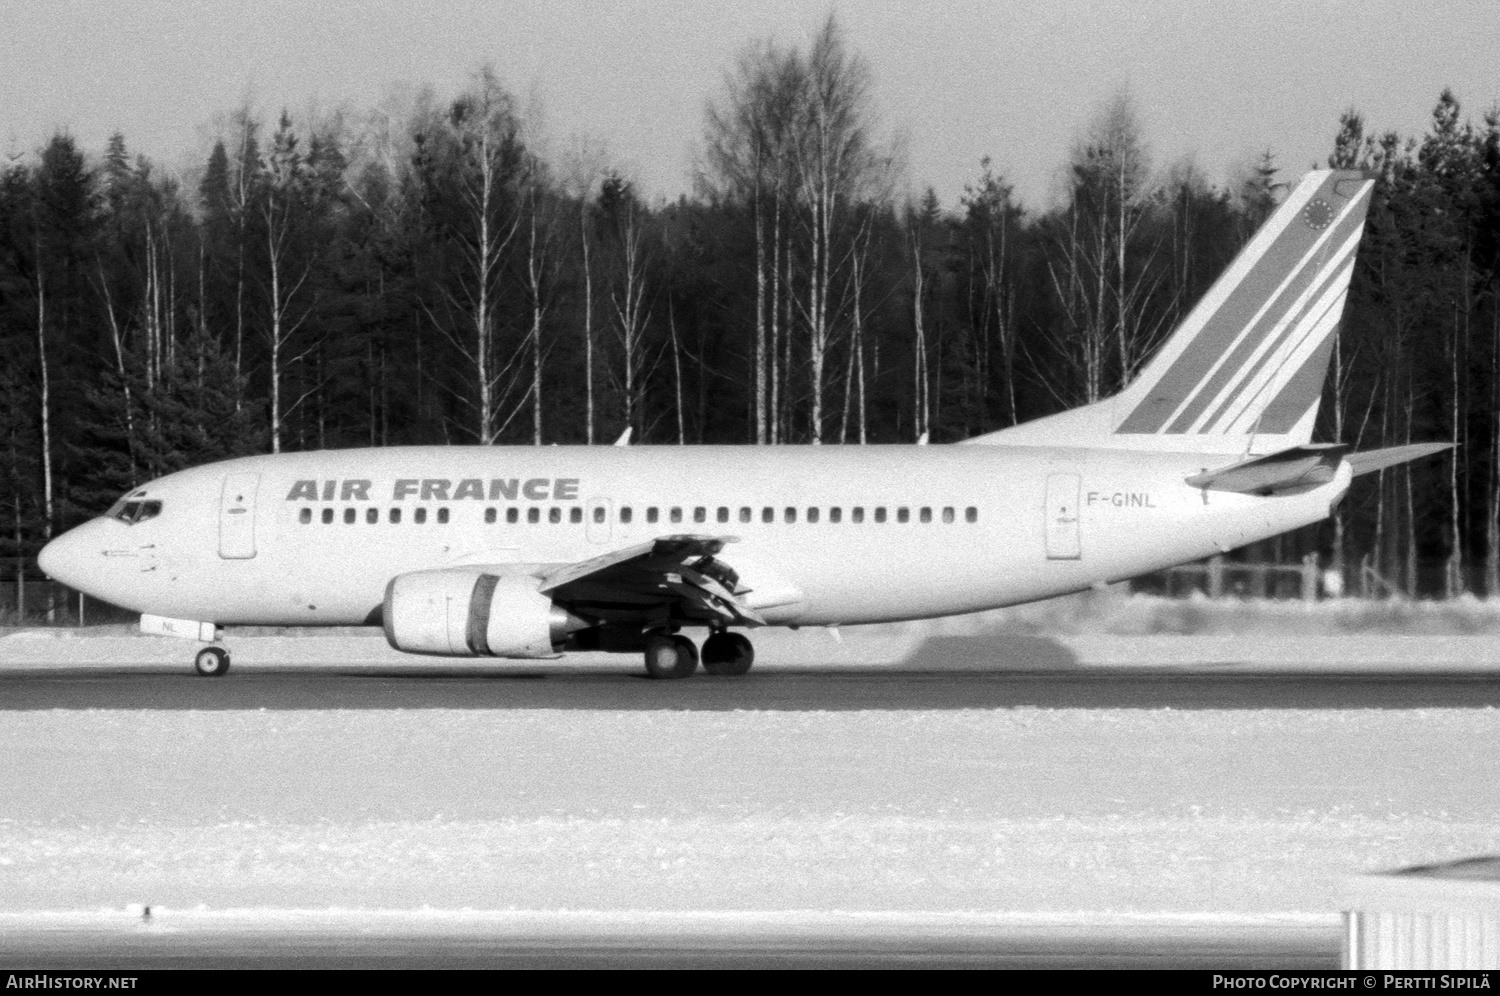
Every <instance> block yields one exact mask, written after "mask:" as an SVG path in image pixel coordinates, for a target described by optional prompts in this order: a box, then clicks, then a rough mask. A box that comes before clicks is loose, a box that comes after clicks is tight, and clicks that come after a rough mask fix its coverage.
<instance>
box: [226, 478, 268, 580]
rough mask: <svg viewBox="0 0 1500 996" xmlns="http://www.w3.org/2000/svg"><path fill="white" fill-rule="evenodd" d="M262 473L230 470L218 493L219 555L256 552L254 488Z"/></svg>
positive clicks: (240, 557) (234, 557) (230, 556)
mask: <svg viewBox="0 0 1500 996" xmlns="http://www.w3.org/2000/svg"><path fill="white" fill-rule="evenodd" d="M259 484H260V475H259V474H230V475H229V476H228V477H226V478H224V490H223V491H222V492H220V494H219V556H221V557H223V558H224V559H225V560H249V559H250V558H251V557H253V556H255V489H256V487H257V486H258V485H259Z"/></svg>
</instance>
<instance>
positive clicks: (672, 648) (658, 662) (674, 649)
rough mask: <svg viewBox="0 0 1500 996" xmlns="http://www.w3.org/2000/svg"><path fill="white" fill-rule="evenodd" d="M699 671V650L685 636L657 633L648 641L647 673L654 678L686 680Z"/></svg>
mask: <svg viewBox="0 0 1500 996" xmlns="http://www.w3.org/2000/svg"><path fill="white" fill-rule="evenodd" d="M696 670H698V648H697V647H695V646H693V641H692V640H689V639H688V638H687V637H685V636H672V635H670V634H668V633H657V634H656V635H654V636H652V637H651V639H649V640H647V641H646V673H647V674H649V675H650V676H651V677H653V678H686V677H688V676H689V675H691V674H692V673H693V672H694V671H696Z"/></svg>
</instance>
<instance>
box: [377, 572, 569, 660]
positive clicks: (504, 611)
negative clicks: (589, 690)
mask: <svg viewBox="0 0 1500 996" xmlns="http://www.w3.org/2000/svg"><path fill="white" fill-rule="evenodd" d="M537 583H538V582H537V579H536V578H534V577H527V576H525V575H508V576H500V575H497V574H490V573H488V572H486V571H484V570H482V569H479V568H449V569H445V570H436V571H414V572H412V573H410V574H399V575H397V576H396V577H394V578H392V579H391V581H390V583H389V584H388V585H386V587H385V608H384V612H383V622H384V626H385V638H386V641H387V642H388V643H390V645H391V646H392V647H394V648H396V649H397V650H401V651H405V652H406V653H409V654H439V655H442V656H446V657H521V658H534V657H556V656H557V652H556V651H555V650H554V649H553V647H554V645H556V644H561V643H562V642H563V641H565V640H566V639H567V638H568V634H569V633H571V632H573V631H575V630H579V629H583V628H585V627H587V626H588V625H589V623H587V622H585V621H584V620H582V619H579V618H578V617H577V616H575V615H573V614H572V613H570V612H568V611H567V610H565V609H563V608H561V607H560V606H558V605H555V604H553V602H552V600H551V599H550V598H548V597H547V596H546V595H543V594H541V593H540V592H538V591H537V590H536V589H537Z"/></svg>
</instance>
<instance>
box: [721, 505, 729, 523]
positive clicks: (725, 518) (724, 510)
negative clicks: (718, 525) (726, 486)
mask: <svg viewBox="0 0 1500 996" xmlns="http://www.w3.org/2000/svg"><path fill="white" fill-rule="evenodd" d="M719 521H720V522H728V521H729V509H727V508H725V507H724V506H723V505H720V506H719Z"/></svg>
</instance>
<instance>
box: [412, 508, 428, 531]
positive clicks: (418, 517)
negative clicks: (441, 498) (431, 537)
mask: <svg viewBox="0 0 1500 996" xmlns="http://www.w3.org/2000/svg"><path fill="white" fill-rule="evenodd" d="M411 521H413V522H415V523H416V524H417V525H419V526H420V525H421V524H422V523H424V522H426V521H427V506H425V505H424V506H422V507H421V508H419V509H417V510H416V511H415V512H413V513H412V514H411Z"/></svg>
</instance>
